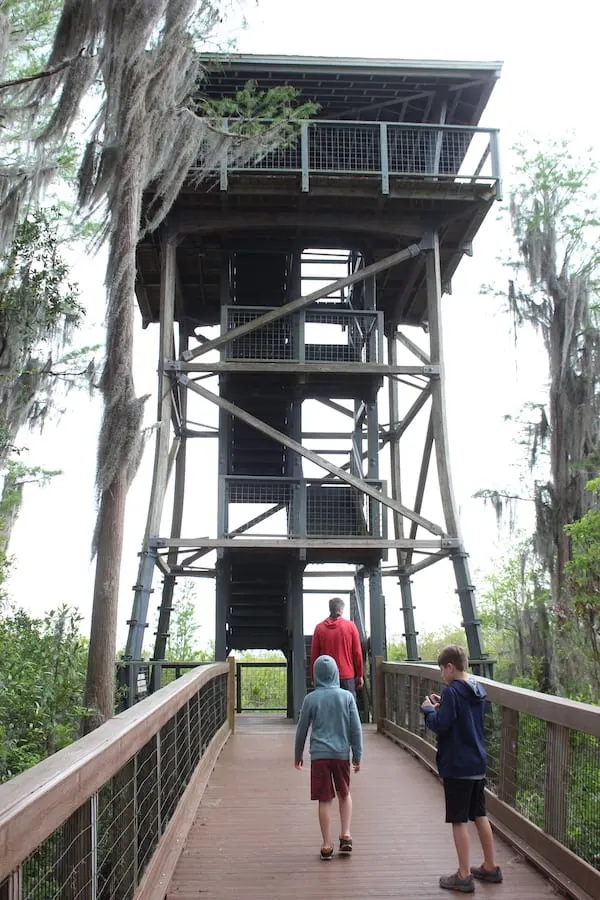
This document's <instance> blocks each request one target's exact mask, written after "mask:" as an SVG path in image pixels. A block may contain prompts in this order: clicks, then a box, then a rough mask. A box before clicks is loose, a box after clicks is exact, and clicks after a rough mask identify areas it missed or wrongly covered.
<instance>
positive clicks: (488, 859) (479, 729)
mask: <svg viewBox="0 0 600 900" xmlns="http://www.w3.org/2000/svg"><path fill="white" fill-rule="evenodd" d="M438 666H439V667H440V671H441V673H442V679H443V681H444V683H445V684H446V689H445V690H444V692H443V694H442V696H441V698H440V697H439V696H438V695H437V694H432V695H431V696H430V697H425V700H424V701H423V704H422V706H421V711H422V712H423V715H424V716H425V724H426V725H427V727H428V728H430V729H431V730H432V731H435V733H436V734H437V736H438V738H437V754H436V762H437V767H438V772H439V774H440V777H441V778H442V780H443V782H444V794H445V796H446V822H449V823H451V824H452V836H453V838H454V846H455V847H456V853H457V856H458V871H457V872H455V873H454V874H453V875H442V877H441V878H440V887H441V888H445V889H446V890H449V891H460V892H461V893H464V894H472V893H473V891H474V890H475V882H474V878H478V879H479V880H480V881H487V882H491V883H494V884H499V883H500V882H501V881H502V872H501V870H500V867H499V866H497V865H496V860H495V857H494V838H493V835H492V829H491V826H490V823H489V819H488V818H487V815H486V809H485V773H486V768H487V754H486V749H485V736H484V731H483V720H484V712H485V697H486V694H485V690H484V688H483V687H482V685H481V684H479V682H478V681H475V679H474V678H472V677H471V676H470V675H469V674H468V672H467V666H468V663H467V656H466V653H465V651H464V650H463V648H462V647H458V646H457V645H456V644H451V645H450V646H448V647H445V648H444V649H443V650H442V652H441V653H440V655H439V656H438ZM469 820H471V821H473V822H475V827H476V828H477V834H478V836H479V840H480V842H481V849H482V850H483V863H482V864H481V866H471V860H470V846H469V831H468V827H467V823H468V821H469Z"/></svg>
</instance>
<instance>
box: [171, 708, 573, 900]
mask: <svg viewBox="0 0 600 900" xmlns="http://www.w3.org/2000/svg"><path fill="white" fill-rule="evenodd" d="M236 729H237V730H236V734H235V735H233V737H232V738H230V740H229V741H228V743H227V744H226V746H225V748H224V750H223V752H222V754H221V756H220V758H219V760H218V762H217V765H216V767H215V770H214V772H213V775H212V777H211V780H210V782H209V785H208V788H207V789H206V792H205V794H204V797H203V799H202V802H201V804H200V807H199V809H198V814H197V816H196V820H195V822H194V825H193V827H192V829H191V831H190V835H189V837H188V841H187V844H186V846H185V849H184V850H183V853H182V855H181V857H180V859H179V863H178V865H177V869H176V871H175V874H174V877H173V880H172V883H171V885H170V888H169V891H168V894H167V900H241V898H243V900H264V898H270V897H285V898H289V900H294V898H302V900H323V898H327V900H367V898H371V897H373V898H380V900H387V898H390V900H391V898H394V900H398V898H406V900H409V898H410V900H416V898H417V897H422V898H424V900H440V897H444V896H447V894H448V893H449V892H443V891H440V889H439V886H438V878H439V876H440V874H445V873H448V872H452V871H454V870H455V868H456V862H455V855H454V848H453V845H452V837H451V833H450V828H449V826H447V825H445V823H444V821H443V819H444V815H443V810H444V803H443V794H442V790H441V787H440V784H439V781H438V780H437V779H436V778H435V777H434V776H433V775H431V774H430V773H429V772H428V771H427V770H426V769H425V768H424V767H423V766H421V765H420V764H419V763H418V762H417V761H416V760H415V759H414V758H413V757H411V756H410V755H409V754H407V753H405V752H403V751H402V750H400V749H399V748H398V747H396V746H395V745H394V744H393V743H392V742H391V741H389V740H387V739H386V738H384V737H382V736H380V735H378V734H376V733H375V732H374V730H373V728H372V727H367V728H366V729H365V755H364V768H363V770H362V771H361V772H360V773H359V774H358V775H356V776H353V781H352V796H353V800H354V819H353V827H352V832H353V837H354V845H355V850H354V852H353V853H352V855H351V856H349V857H340V856H337V855H336V856H335V857H334V859H333V860H332V861H331V862H321V860H320V859H319V858H318V852H319V847H320V833H319V829H318V824H317V810H316V803H313V802H311V800H310V799H309V768H310V767H309V762H308V755H306V756H305V769H304V771H303V772H297V771H296V770H295V769H294V767H293V761H292V757H293V741H294V729H293V726H291V725H290V724H288V723H286V722H285V721H284V720H281V719H275V718H270V717H269V718H267V717H263V718H262V719H261V718H260V717H250V716H249V717H244V716H242V717H238V719H237V723H236ZM473 846H474V859H473V861H474V862H479V859H480V856H479V852H478V851H477V849H476V848H477V846H478V845H477V844H476V835H475V833H474V832H473ZM498 858H499V862H500V865H501V866H502V868H503V871H504V879H505V880H504V883H503V884H501V885H485V884H478V885H477V888H476V893H477V894H478V895H479V897H480V898H481V897H484V898H491V897H492V896H493V898H494V900H509V898H510V900H516V898H524V897H527V900H550V898H552V897H555V896H556V895H555V893H554V891H553V889H552V887H551V886H550V885H549V884H548V882H547V881H546V880H545V879H544V878H543V877H542V876H541V875H540V874H539V873H538V872H536V871H535V870H534V869H533V868H532V867H531V866H529V865H528V864H527V863H526V862H524V861H523V860H522V859H521V857H519V856H518V855H517V854H515V853H514V851H513V850H512V849H511V848H510V847H508V846H507V845H505V844H502V843H500V842H498Z"/></svg>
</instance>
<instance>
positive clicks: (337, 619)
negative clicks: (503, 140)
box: [323, 613, 344, 628]
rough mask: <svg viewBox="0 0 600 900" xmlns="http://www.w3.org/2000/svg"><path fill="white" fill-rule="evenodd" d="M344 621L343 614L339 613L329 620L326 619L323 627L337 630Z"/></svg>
mask: <svg viewBox="0 0 600 900" xmlns="http://www.w3.org/2000/svg"><path fill="white" fill-rule="evenodd" d="M342 621H344V620H343V619H342V614H341V613H337V614H336V615H335V616H329V618H328V619H325V620H324V622H323V625H325V627H326V628H337V625H338V622H342Z"/></svg>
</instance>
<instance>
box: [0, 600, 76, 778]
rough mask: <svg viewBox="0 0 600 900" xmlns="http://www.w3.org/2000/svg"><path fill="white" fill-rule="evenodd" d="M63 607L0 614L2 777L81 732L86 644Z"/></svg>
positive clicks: (28, 765)
mask: <svg viewBox="0 0 600 900" xmlns="http://www.w3.org/2000/svg"><path fill="white" fill-rule="evenodd" d="M79 623H80V617H79V616H78V615H77V613H76V612H75V611H74V610H72V609H69V608H68V607H66V606H63V607H61V608H59V609H57V610H55V611H52V612H50V613H48V614H47V615H46V616H45V617H44V618H43V619H36V618H33V617H32V616H30V615H29V614H28V613H26V612H24V611H23V610H19V609H13V610H10V611H9V612H8V614H7V615H5V616H4V617H1V616H0V647H1V648H2V652H1V653H0V782H1V781H6V780H7V779H9V778H12V777H13V775H16V774H18V773H19V772H22V771H23V770H24V769H27V768H29V767H30V766H33V765H35V764H36V763H38V762H40V760H42V759H44V758H45V757H46V756H48V755H50V754H52V753H54V752H55V751H56V750H60V749H61V748H62V747H65V746H67V744H69V743H71V742H72V741H73V740H76V739H77V737H78V736H79V723H80V720H81V717H82V715H84V714H85V710H84V709H83V707H82V696H83V685H84V679H85V666H86V660H87V644H86V641H85V640H84V639H83V638H82V637H81V635H80V633H79Z"/></svg>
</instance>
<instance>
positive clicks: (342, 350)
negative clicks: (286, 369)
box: [304, 305, 379, 363]
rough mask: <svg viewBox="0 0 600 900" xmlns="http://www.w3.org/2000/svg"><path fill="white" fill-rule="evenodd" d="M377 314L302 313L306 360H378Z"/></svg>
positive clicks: (318, 311)
mask: <svg viewBox="0 0 600 900" xmlns="http://www.w3.org/2000/svg"><path fill="white" fill-rule="evenodd" d="M377 322H378V314H377V313H376V312H371V311H364V312H363V311H348V312H342V311H340V312H337V311H336V310H323V309H319V307H318V305H317V306H315V307H313V308H312V309H310V308H309V309H307V310H306V311H305V312H304V323H305V324H304V334H305V341H306V344H305V359H306V361H307V362H313V361H314V362H357V363H366V362H378V361H379V360H378V328H377Z"/></svg>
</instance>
